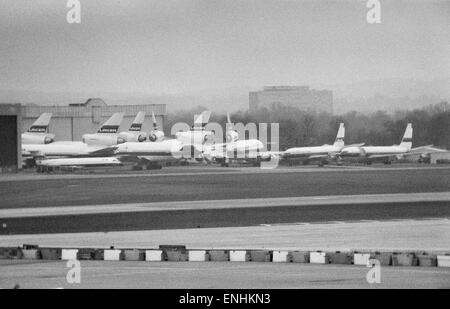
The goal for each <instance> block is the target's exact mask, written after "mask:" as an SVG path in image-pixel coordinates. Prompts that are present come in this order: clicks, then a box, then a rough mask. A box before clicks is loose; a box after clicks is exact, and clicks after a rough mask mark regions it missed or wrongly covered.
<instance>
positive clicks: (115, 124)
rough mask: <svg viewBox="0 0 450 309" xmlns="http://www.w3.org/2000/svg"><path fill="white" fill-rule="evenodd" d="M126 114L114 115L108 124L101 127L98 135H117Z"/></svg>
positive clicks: (107, 121)
mask: <svg viewBox="0 0 450 309" xmlns="http://www.w3.org/2000/svg"><path fill="white" fill-rule="evenodd" d="M123 116H124V113H114V114H113V115H112V116H111V117H110V118H109V119H108V120H106V122H105V123H104V124H103V125H102V126H101V127H100V129H99V130H98V131H97V133H117V132H118V131H119V127H120V124H121V123H122V120H123Z"/></svg>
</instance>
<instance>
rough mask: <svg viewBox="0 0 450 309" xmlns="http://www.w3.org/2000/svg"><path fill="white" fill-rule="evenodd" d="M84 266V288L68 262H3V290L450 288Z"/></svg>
mask: <svg viewBox="0 0 450 309" xmlns="http://www.w3.org/2000/svg"><path fill="white" fill-rule="evenodd" d="M80 266H81V268H80V269H81V276H80V283H79V284H76V283H73V284H69V283H68V282H67V280H66V276H67V273H68V271H69V270H70V269H71V268H70V265H69V267H67V263H66V262H63V261H58V262H45V261H22V260H16V261H6V260H0V267H1V272H0V288H13V287H14V286H16V285H18V287H20V288H37V289H44V288H47V289H48V288H63V289H76V288H84V289H88V288H95V289H101V288H136V289H140V288H151V289H166V288H175V289H199V288H201V289H214V288H223V289H230V288H233V289H241V288H244V289H281V288H286V289H294V288H332V289H343V288H357V289H376V288H415V289H416V288H427V289H428V288H438V289H439V288H450V280H449V278H450V269H448V268H447V269H445V268H422V267H384V268H381V273H380V274H381V276H380V279H381V282H380V283H372V284H370V283H368V282H367V279H366V276H367V273H368V271H369V268H366V267H364V266H353V265H311V264H292V263H290V264H280V263H277V264H274V263H257V262H247V263H239V262H235V263H230V262H208V263H205V262H203V263H202V262H125V261H119V262H112V261H81V264H80ZM183 293H185V292H183ZM267 293H271V292H270V291H267ZM167 301H170V302H172V301H174V300H167ZM220 301H223V300H220ZM220 301H219V302H220Z"/></svg>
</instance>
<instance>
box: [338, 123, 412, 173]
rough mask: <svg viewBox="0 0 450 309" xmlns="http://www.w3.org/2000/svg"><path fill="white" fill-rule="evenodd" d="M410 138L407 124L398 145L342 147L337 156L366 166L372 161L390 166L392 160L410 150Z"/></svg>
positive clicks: (409, 126) (410, 125)
mask: <svg viewBox="0 0 450 309" xmlns="http://www.w3.org/2000/svg"><path fill="white" fill-rule="evenodd" d="M412 136H413V128H412V124H411V123H408V125H407V126H406V130H405V134H404V135H403V138H402V141H401V143H400V145H393V146H362V147H358V146H348V147H344V148H343V149H342V150H341V152H340V153H339V154H338V156H339V157H340V158H341V159H344V160H352V159H353V160H355V159H356V160H357V161H363V162H364V163H366V164H371V163H372V162H373V161H383V162H384V163H385V164H390V163H391V162H392V160H396V159H397V158H398V157H401V156H402V155H404V154H406V153H408V152H409V151H410V150H411V147H412Z"/></svg>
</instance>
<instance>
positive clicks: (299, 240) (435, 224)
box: [0, 219, 450, 253]
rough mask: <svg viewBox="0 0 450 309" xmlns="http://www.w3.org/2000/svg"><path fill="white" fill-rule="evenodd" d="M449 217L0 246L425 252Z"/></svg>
mask: <svg viewBox="0 0 450 309" xmlns="http://www.w3.org/2000/svg"><path fill="white" fill-rule="evenodd" d="M449 239H450V219H432V220H391V221H382V222H380V221H363V222H327V223H314V224H280V225H264V226H253V227H226V228H206V229H176V230H154V231H128V232H111V233H75V234H44V235H12V236H1V237H0V246H4V247H17V246H21V245H23V244H24V243H25V244H38V245H40V246H42V247H45V246H50V247H74V248H82V247H89V248H109V247H110V246H114V247H116V248H158V246H159V245H164V244H172V245H185V246H186V247H187V248H190V249H211V248H223V249H280V250H281V249H283V250H329V251H351V250H358V251H363V250H371V251H377V250H378V251H391V252H392V251H399V250H405V251H422V250H425V251H428V252H432V251H433V252H444V253H450V241H449Z"/></svg>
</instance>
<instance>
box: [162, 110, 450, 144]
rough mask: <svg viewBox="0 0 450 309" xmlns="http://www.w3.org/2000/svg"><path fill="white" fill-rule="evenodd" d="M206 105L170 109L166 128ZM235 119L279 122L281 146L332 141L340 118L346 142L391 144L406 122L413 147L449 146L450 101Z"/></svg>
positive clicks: (214, 118) (237, 118)
mask: <svg viewBox="0 0 450 309" xmlns="http://www.w3.org/2000/svg"><path fill="white" fill-rule="evenodd" d="M203 110H205V108H203V107H201V106H198V107H196V108H194V109H191V110H184V111H178V112H173V113H169V114H168V117H167V119H166V121H165V128H164V129H165V132H170V128H171V127H172V125H173V124H175V123H177V122H185V123H188V124H192V123H193V120H194V119H193V115H194V114H199V113H200V112H202V111H203ZM231 120H232V122H234V123H238V122H241V123H243V124H246V123H250V122H253V123H256V124H259V123H260V122H265V123H279V133H280V136H279V141H280V150H284V149H287V148H289V147H296V146H317V145H322V144H332V143H333V142H334V139H335V137H336V133H337V129H338V127H339V123H340V122H344V123H345V128H346V137H345V142H346V144H356V143H365V144H366V145H376V146H377V145H380V146H382V145H387V146H390V145H393V144H398V143H400V140H401V138H402V136H403V133H404V131H405V128H406V124H407V123H408V122H411V123H412V124H413V128H414V135H413V147H418V146H425V145H434V146H436V147H442V148H445V149H450V104H449V103H448V102H441V103H438V104H433V105H429V106H427V107H424V108H420V109H414V110H406V109H405V110H400V111H397V112H395V113H391V114H390V113H387V112H385V111H378V112H374V113H370V114H365V113H359V112H356V111H352V112H348V113H345V114H342V115H332V114H330V113H323V112H321V113H319V112H315V111H303V110H300V109H298V108H295V107H290V106H283V105H274V106H272V107H271V108H261V109H259V110H257V111H255V112H252V113H250V112H249V111H238V112H235V113H232V114H231ZM210 122H217V123H219V124H221V125H223V126H224V125H225V123H226V115H223V114H216V113H212V115H211V118H210Z"/></svg>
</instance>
